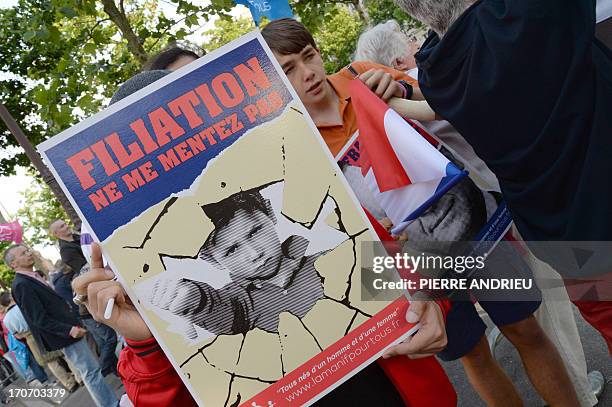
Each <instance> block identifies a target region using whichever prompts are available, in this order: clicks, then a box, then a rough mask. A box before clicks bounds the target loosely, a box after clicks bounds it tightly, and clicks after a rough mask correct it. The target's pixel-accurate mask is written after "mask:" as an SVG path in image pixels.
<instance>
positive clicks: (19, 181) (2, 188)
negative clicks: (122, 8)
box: [0, 0, 250, 261]
mask: <svg viewBox="0 0 612 407" xmlns="http://www.w3.org/2000/svg"><path fill="white" fill-rule="evenodd" d="M17 3H18V0H0V8H8V7H13V6H15V5H16V4H17ZM159 5H160V7H162V9H164V10H163V11H164V13H166V14H170V15H173V14H174V9H173V8H172V7H171V6H169V5H167V4H164V3H163V2H160V4H159ZM231 14H232V15H233V16H235V17H237V16H249V15H250V14H249V11H248V9H247V8H246V7H244V6H237V7H235V8H234V10H232V12H231ZM213 27H214V19H211V20H209V21H208V22H207V23H206V24H205V25H204V26H203V27H202V28H201V29H200V30H199V31H198V32H196V33H195V34H193V36H191V37H187V40H190V41H192V42H196V43H199V42H201V41H202V35H201V33H202V32H203V31H206V30H209V29H211V28H213ZM2 153H3V152H2V151H0V157H1V156H2ZM31 183H32V178H31V177H30V176H28V175H27V174H26V173H25V170H24V169H21V168H20V169H18V171H17V174H16V175H14V176H11V177H0V212H2V214H3V215H4V217H5V218H6V219H7V220H14V219H15V213H16V212H17V210H18V209H19V208H20V207H21V205H23V202H24V198H23V196H22V192H23V191H25V190H26V189H27V188H28V187H29V186H30V185H31ZM35 249H37V250H39V251H40V252H41V253H42V254H43V256H45V257H47V258H48V259H50V260H52V261H55V260H57V259H59V251H58V249H57V248H56V247H55V246H36V247H35Z"/></svg>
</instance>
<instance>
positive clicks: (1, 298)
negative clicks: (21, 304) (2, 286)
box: [0, 291, 13, 307]
mask: <svg viewBox="0 0 612 407" xmlns="http://www.w3.org/2000/svg"><path fill="white" fill-rule="evenodd" d="M12 299H13V296H12V295H11V293H9V292H8V291H4V292H3V293H2V294H0V305H2V306H3V307H8V306H9V305H11V300H12Z"/></svg>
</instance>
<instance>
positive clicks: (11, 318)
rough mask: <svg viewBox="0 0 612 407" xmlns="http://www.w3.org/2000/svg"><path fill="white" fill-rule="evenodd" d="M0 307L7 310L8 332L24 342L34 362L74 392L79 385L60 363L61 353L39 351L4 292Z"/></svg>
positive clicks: (0, 298) (24, 321) (17, 310)
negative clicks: (45, 368)
mask: <svg viewBox="0 0 612 407" xmlns="http://www.w3.org/2000/svg"><path fill="white" fill-rule="evenodd" d="M0 305H2V306H3V307H6V309H7V311H6V316H5V318H4V323H5V325H6V328H7V330H8V331H10V332H11V333H12V334H13V335H14V336H15V338H17V339H20V340H25V341H26V343H27V345H28V347H29V348H30V351H31V352H32V355H33V357H34V359H35V361H36V362H38V364H40V365H41V366H47V367H48V368H49V370H50V371H51V373H53V375H54V376H55V377H56V378H57V379H58V380H59V381H60V382H61V383H62V385H63V386H64V387H65V388H66V390H68V391H69V392H74V391H75V390H76V389H78V388H79V384H78V383H77V381H76V380H75V378H74V375H73V374H72V372H70V371H69V370H68V369H66V367H65V366H64V365H63V364H62V363H61V362H60V358H62V353H61V352H58V351H53V352H45V351H43V350H41V349H40V347H39V346H38V344H37V343H36V341H35V340H34V337H33V336H32V333H31V332H30V327H29V326H28V323H27V322H26V320H25V318H24V317H23V314H22V313H21V310H20V309H19V307H18V306H17V304H15V301H14V300H13V297H12V296H11V294H10V293H8V292H4V293H2V294H0Z"/></svg>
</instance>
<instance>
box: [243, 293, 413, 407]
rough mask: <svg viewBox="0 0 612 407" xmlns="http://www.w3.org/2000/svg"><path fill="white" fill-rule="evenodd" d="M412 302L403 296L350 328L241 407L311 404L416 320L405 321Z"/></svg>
mask: <svg viewBox="0 0 612 407" xmlns="http://www.w3.org/2000/svg"><path fill="white" fill-rule="evenodd" d="M409 305H410V302H409V301H408V299H407V298H406V297H404V296H402V297H400V298H399V299H397V300H395V301H394V302H392V303H391V304H389V305H388V306H387V307H386V308H384V309H383V310H382V311H380V312H378V313H377V314H376V315H374V316H373V317H372V318H370V319H368V320H367V321H366V322H364V323H363V324H361V325H359V326H358V327H357V328H355V329H354V330H352V331H351V332H349V333H348V334H347V335H346V336H344V337H343V338H342V339H340V340H339V341H337V342H336V343H334V344H333V345H331V346H329V347H328V348H326V349H325V350H324V351H323V352H321V353H319V354H318V355H316V356H315V357H313V358H311V359H310V360H308V361H307V362H306V363H304V364H303V365H301V366H300V367H298V368H297V369H295V370H294V371H292V372H291V373H289V374H288V375H287V376H285V377H283V378H282V379H280V380H279V381H277V382H276V383H274V384H273V385H271V386H270V387H268V388H267V389H266V390H264V391H262V392H261V393H259V394H258V395H256V396H255V397H253V398H251V399H249V400H247V401H246V402H244V403H242V404H241V406H242V407H280V406H286V405H296V406H297V405H299V406H302V405H308V404H311V403H314V402H315V401H316V400H318V399H320V398H322V397H323V396H324V395H325V394H327V393H329V392H330V391H332V390H333V389H334V388H336V387H338V386H339V385H340V384H342V383H343V382H344V381H346V380H348V379H349V378H350V377H351V376H353V375H354V374H356V373H357V372H359V370H361V368H362V367H365V366H366V365H368V364H369V363H371V362H372V361H373V360H375V359H377V358H378V357H379V356H380V355H381V354H382V353H383V351H384V350H385V349H386V348H387V347H388V346H389V345H392V344H393V343H395V342H398V341H399V340H401V339H404V338H405V337H406V336H407V335H408V333H409V332H410V330H411V329H412V328H414V326H415V324H411V323H408V322H407V321H406V312H407V311H408V306H409Z"/></svg>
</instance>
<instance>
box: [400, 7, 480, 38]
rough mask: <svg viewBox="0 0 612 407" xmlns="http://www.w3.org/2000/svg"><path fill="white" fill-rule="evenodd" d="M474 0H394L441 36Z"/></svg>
mask: <svg viewBox="0 0 612 407" xmlns="http://www.w3.org/2000/svg"><path fill="white" fill-rule="evenodd" d="M472 3H474V0H395V4H397V5H398V7H399V8H401V9H402V10H404V11H405V12H406V13H408V14H410V15H411V16H412V17H414V18H416V19H417V20H419V21H421V22H422V23H424V24H425V25H428V26H429V27H431V29H432V30H434V31H435V32H436V33H437V34H438V35H439V36H443V35H444V34H445V33H446V31H447V30H448V27H450V25H451V24H452V23H454V22H455V20H457V19H458V18H459V16H461V14H463V12H464V11H465V10H466V9H467V8H468V7H470V6H471V5H472Z"/></svg>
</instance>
